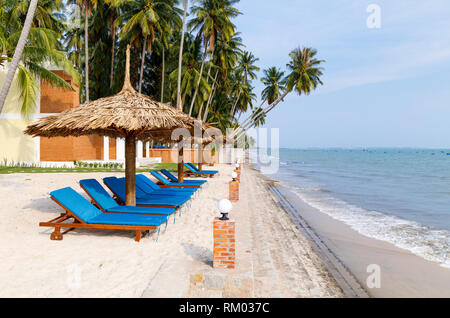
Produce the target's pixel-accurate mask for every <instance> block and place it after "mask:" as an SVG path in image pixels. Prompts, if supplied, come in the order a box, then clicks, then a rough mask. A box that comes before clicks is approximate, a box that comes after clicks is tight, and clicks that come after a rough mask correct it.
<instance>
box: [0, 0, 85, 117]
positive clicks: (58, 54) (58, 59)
mask: <svg viewBox="0 0 450 318" xmlns="http://www.w3.org/2000/svg"><path fill="white" fill-rule="evenodd" d="M15 4H16V3H12V2H10V3H9V5H11V6H6V7H2V8H3V11H1V10H0V31H1V32H0V34H1V36H0V48H1V50H2V54H3V57H2V60H4V61H13V62H14V60H15V59H18V61H17V62H15V66H14V64H13V62H11V65H10V69H9V71H8V75H10V73H11V78H10V79H9V80H8V81H9V83H8V82H6V81H5V84H4V85H3V87H2V94H3V93H4V95H1V97H2V101H1V105H2V107H1V108H0V110H1V109H2V108H3V105H4V102H5V99H6V96H7V94H8V91H9V87H10V85H11V82H12V79H13V78H14V75H15V73H16V70H17V79H18V84H19V89H20V95H21V99H22V107H21V113H22V114H23V115H24V116H27V115H29V114H30V113H32V112H34V106H35V105H36V98H37V88H38V82H37V79H38V78H39V79H42V80H45V81H47V82H48V83H49V84H51V85H54V86H59V87H64V88H67V89H72V87H71V86H70V85H69V84H68V83H67V82H66V81H65V80H63V79H62V78H60V77H59V76H57V75H56V74H55V73H53V72H51V71H49V70H47V69H46V65H47V64H48V63H51V64H53V65H55V66H57V67H60V68H61V69H63V70H64V71H66V72H67V73H68V74H70V75H72V77H73V78H74V80H75V81H77V80H78V76H77V73H76V71H75V70H74V68H73V65H72V63H70V61H69V60H68V59H67V58H66V54H65V52H62V51H60V50H58V47H59V45H60V44H59V41H58V39H59V37H60V36H59V35H58V33H57V32H55V31H53V30H50V29H46V28H34V27H31V22H30V21H32V20H33V17H32V16H30V14H31V13H30V12H28V13H27V17H26V19H25V23H24V26H23V27H22V26H21V24H20V21H21V19H17V20H16V21H15V23H14V24H12V23H11V24H7V23H4V22H5V21H7V20H10V19H11V15H14V14H15V13H14V12H13V9H12V8H14V7H15ZM29 10H32V8H31V7H30V9H29ZM27 20H28V21H27ZM22 21H23V20H22ZM27 25H29V26H30V29H29V30H28V34H27V35H26V38H25V39H24V37H25V35H24V32H25V29H26V28H27ZM20 28H22V32H21V37H20V38H19V39H17V33H18V32H17V30H18V29H20ZM21 41H22V44H21ZM21 45H23V47H22V48H21V47H20V46H21ZM14 48H16V49H15V51H14ZM19 51H20V52H19ZM8 75H7V76H8ZM72 90H73V89H72Z"/></svg>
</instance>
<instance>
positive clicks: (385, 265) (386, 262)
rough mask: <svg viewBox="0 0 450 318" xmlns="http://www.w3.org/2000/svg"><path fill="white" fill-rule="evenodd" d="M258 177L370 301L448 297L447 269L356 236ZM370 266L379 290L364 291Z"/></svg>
mask: <svg viewBox="0 0 450 318" xmlns="http://www.w3.org/2000/svg"><path fill="white" fill-rule="evenodd" d="M255 170H256V169H255ZM258 172H259V171H258ZM259 173H260V172H259ZM260 174H261V175H262V177H263V178H265V179H266V180H270V181H271V183H272V184H273V187H274V188H276V190H275V192H278V194H279V196H281V197H282V198H283V199H284V200H286V201H287V202H289V204H290V205H292V206H293V207H294V209H295V213H298V216H300V217H301V218H302V219H303V220H304V221H305V222H306V225H307V226H309V227H311V229H312V230H313V232H315V233H316V234H317V235H318V237H319V239H320V241H321V242H323V243H324V245H325V246H326V249H329V250H330V251H331V253H332V254H333V255H335V256H336V257H337V258H338V259H339V261H340V262H342V264H343V265H344V268H347V269H348V270H349V271H350V272H351V276H353V277H355V278H356V279H357V281H358V283H359V285H360V286H362V288H363V289H364V290H365V291H366V292H367V293H368V294H369V295H370V297H381V298H385V297H400V298H402V297H413V298H414V297H450V288H449V287H448V286H450V270H449V269H447V268H444V267H442V266H440V265H439V264H438V263H436V262H432V261H428V260H425V259H423V258H421V257H420V256H417V255H415V254H413V253H411V252H409V251H407V250H404V249H401V248H399V247H397V246H395V245H393V244H391V243H389V242H386V241H381V240H377V239H374V238H370V237H367V236H364V235H362V234H360V233H358V232H357V231H356V230H354V229H352V228H351V227H350V226H349V225H347V224H345V223H344V222H342V221H339V220H336V219H333V218H332V217H331V216H329V215H327V214H325V213H323V212H321V211H320V210H318V209H316V208H314V207H312V206H310V205H309V204H307V203H306V202H304V201H303V200H302V199H301V198H300V197H299V196H298V195H296V194H295V193H293V192H292V191H291V190H289V189H288V188H286V187H283V186H281V185H279V184H278V182H277V181H276V180H272V179H270V177H268V176H264V175H263V174H262V173H260ZM286 213H289V212H288V211H286ZM294 217H295V216H294ZM372 264H375V265H378V266H379V268H380V274H381V275H380V277H381V278H380V288H368V287H367V283H366V280H367V279H368V277H369V275H370V274H371V272H368V266H369V265H372ZM330 270H331V271H332V272H333V269H330ZM344 272H345V271H344ZM338 281H339V280H338ZM343 289H344V290H345V288H343Z"/></svg>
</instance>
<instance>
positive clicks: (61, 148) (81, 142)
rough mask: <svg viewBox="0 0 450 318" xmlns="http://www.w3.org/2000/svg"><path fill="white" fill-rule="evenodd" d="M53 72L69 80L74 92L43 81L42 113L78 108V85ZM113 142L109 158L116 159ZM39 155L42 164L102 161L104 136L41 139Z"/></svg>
mask: <svg viewBox="0 0 450 318" xmlns="http://www.w3.org/2000/svg"><path fill="white" fill-rule="evenodd" d="M53 73H55V74H57V75H58V76H60V77H61V78H63V79H64V80H66V81H69V82H70V84H71V85H72V87H73V88H74V89H75V91H70V90H66V89H62V88H57V87H52V86H51V85H50V84H48V83H47V82H45V81H44V80H42V81H41V113H60V112H62V111H64V110H66V109H69V108H73V107H76V106H78V105H79V95H78V86H77V85H75V83H73V80H72V77H71V76H69V75H68V74H66V73H65V72H63V71H53ZM112 141H113V142H112ZM112 141H111V142H110V145H109V149H110V157H111V156H112V157H114V158H113V159H115V156H116V150H115V149H116V144H115V140H112ZM112 144H114V145H112ZM40 152H41V161H73V160H77V161H78V160H103V137H100V136H97V135H92V136H83V137H78V138H75V137H66V138H50V139H49V138H41V149H40Z"/></svg>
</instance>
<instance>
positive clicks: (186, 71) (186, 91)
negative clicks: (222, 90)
mask: <svg viewBox="0 0 450 318" xmlns="http://www.w3.org/2000/svg"><path fill="white" fill-rule="evenodd" d="M185 42H186V44H185V46H186V47H187V50H185V52H184V54H183V65H182V68H181V74H182V81H181V89H180V95H182V96H183V97H182V103H183V104H184V102H185V101H186V98H187V97H188V96H189V97H190V96H193V91H194V89H195V87H194V82H197V81H198V79H199V78H200V79H201V80H200V92H201V96H202V97H203V98H206V96H208V93H209V91H210V89H211V88H210V86H209V84H208V82H207V81H206V79H205V78H201V75H200V71H199V66H200V65H199V62H198V61H199V59H200V56H201V48H200V42H199V41H196V40H192V38H191V37H188V38H187V40H186V41H185ZM176 77H177V70H174V71H173V72H172V73H171V74H170V76H169V80H170V82H171V83H174V82H175V79H176ZM171 85H172V84H171ZM172 97H173V98H176V96H172Z"/></svg>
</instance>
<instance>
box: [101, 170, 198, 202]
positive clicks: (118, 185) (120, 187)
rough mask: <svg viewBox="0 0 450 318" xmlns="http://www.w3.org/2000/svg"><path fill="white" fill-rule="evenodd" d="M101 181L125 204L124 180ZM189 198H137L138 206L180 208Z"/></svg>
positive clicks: (149, 196) (113, 178)
mask: <svg viewBox="0 0 450 318" xmlns="http://www.w3.org/2000/svg"><path fill="white" fill-rule="evenodd" d="M103 181H104V182H105V183H106V184H107V185H108V186H109V187H110V188H111V190H112V191H113V192H114V193H115V194H116V195H117V196H118V197H119V199H120V200H121V201H122V202H125V201H126V200H125V179H117V178H115V177H111V178H105V179H103ZM188 200H189V198H180V197H174V196H172V197H171V196H156V195H148V196H146V197H141V198H137V197H136V204H138V205H169V206H180V205H182V204H183V203H185V202H187V201H188Z"/></svg>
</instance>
